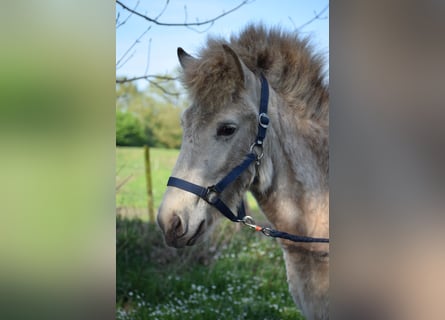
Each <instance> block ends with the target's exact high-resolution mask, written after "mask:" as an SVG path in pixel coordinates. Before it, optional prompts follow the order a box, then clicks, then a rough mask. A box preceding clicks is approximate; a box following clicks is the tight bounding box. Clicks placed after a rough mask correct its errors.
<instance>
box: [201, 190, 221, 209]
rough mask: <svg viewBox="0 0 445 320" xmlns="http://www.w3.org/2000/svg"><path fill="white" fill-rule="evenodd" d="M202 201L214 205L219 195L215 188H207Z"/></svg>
mask: <svg viewBox="0 0 445 320" xmlns="http://www.w3.org/2000/svg"><path fill="white" fill-rule="evenodd" d="M204 200H205V201H207V202H208V203H210V204H211V205H214V204H215V203H216V202H217V201H218V200H219V193H218V191H216V189H215V186H210V187H207V191H206V194H205V197H204Z"/></svg>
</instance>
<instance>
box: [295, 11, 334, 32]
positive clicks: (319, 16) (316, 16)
mask: <svg viewBox="0 0 445 320" xmlns="http://www.w3.org/2000/svg"><path fill="white" fill-rule="evenodd" d="M328 8H329V5H327V6H326V7H324V8H323V9H322V10H321V11H320V12H318V13H317V12H315V11H314V17H313V18H312V19H311V20H309V21H306V22H305V23H303V24H302V25H301V26H299V27H298V28H296V29H297V30H300V29H303V28H304V27H306V26H307V25H309V24H311V23H312V22H314V21H315V20H324V19H327V17H322V16H321V15H322V14H323V13H324V12H325V11H326V10H327V9H328ZM289 19H290V20H291V21H292V19H291V18H290V17H289ZM292 23H293V21H292Z"/></svg>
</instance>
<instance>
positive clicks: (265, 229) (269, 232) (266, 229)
mask: <svg viewBox="0 0 445 320" xmlns="http://www.w3.org/2000/svg"><path fill="white" fill-rule="evenodd" d="M261 232H262V233H263V234H264V235H266V236H268V237H270V236H271V234H272V229H270V228H263V229H262V230H261Z"/></svg>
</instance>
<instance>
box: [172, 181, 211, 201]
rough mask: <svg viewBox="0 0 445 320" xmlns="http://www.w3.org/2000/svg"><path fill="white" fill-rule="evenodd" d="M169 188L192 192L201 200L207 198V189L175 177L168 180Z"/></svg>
mask: <svg viewBox="0 0 445 320" xmlns="http://www.w3.org/2000/svg"><path fill="white" fill-rule="evenodd" d="M167 186H170V187H176V188H179V189H182V190H185V191H188V192H191V193H193V194H196V195H197V196H198V197H200V198H205V197H206V195H207V188H204V187H201V186H198V185H197V184H194V183H191V182H188V181H185V180H182V179H179V178H175V177H170V178H169V179H168V182H167Z"/></svg>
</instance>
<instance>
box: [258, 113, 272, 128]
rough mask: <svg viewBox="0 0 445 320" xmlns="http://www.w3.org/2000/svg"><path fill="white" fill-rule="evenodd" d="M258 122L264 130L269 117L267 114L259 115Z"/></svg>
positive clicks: (267, 124)
mask: <svg viewBox="0 0 445 320" xmlns="http://www.w3.org/2000/svg"><path fill="white" fill-rule="evenodd" d="M258 122H259V124H260V126H262V127H263V128H264V129H267V127H268V126H269V122H270V119H269V116H268V115H267V114H265V113H264V112H263V113H260V115H259V117H258Z"/></svg>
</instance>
